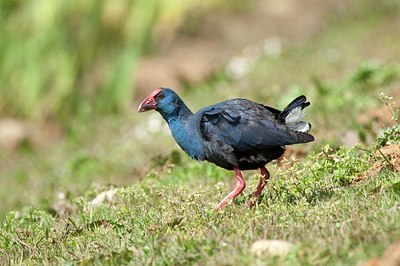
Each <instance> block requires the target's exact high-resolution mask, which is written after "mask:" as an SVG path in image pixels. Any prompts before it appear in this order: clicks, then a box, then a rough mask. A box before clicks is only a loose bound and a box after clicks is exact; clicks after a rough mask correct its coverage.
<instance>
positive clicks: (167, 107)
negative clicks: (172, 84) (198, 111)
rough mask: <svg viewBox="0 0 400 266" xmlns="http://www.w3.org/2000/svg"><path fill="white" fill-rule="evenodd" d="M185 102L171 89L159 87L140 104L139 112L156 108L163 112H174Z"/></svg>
mask: <svg viewBox="0 0 400 266" xmlns="http://www.w3.org/2000/svg"><path fill="white" fill-rule="evenodd" d="M182 104H183V102H182V100H181V99H180V98H179V96H178V95H177V94H176V93H175V92H174V91H173V90H171V89H168V88H158V89H156V90H155V91H153V92H152V93H150V95H149V96H147V97H146V98H145V99H144V100H143V101H142V103H141V104H140V105H139V108H138V112H140V113H141V112H146V111H149V110H156V111H158V112H160V113H161V114H173V113H174V112H176V111H177V110H179V107H180V106H181V105H182Z"/></svg>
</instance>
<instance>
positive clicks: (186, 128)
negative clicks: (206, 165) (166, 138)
mask: <svg viewBox="0 0 400 266" xmlns="http://www.w3.org/2000/svg"><path fill="white" fill-rule="evenodd" d="M160 114H161V115H162V116H163V118H164V119H165V120H166V121H167V123H168V126H169V128H170V130H171V133H172V136H173V137H174V139H175V141H176V143H178V145H179V146H180V147H181V148H182V149H183V150H184V151H185V152H186V153H187V154H188V155H189V156H190V157H192V158H193V159H196V160H204V147H203V143H202V138H201V136H200V132H199V130H198V125H197V124H196V121H194V120H193V113H192V112H191V111H190V110H189V108H187V106H186V105H184V104H183V105H182V106H180V107H179V110H176V112H174V114H171V113H170V114H165V113H163V112H162V111H160Z"/></svg>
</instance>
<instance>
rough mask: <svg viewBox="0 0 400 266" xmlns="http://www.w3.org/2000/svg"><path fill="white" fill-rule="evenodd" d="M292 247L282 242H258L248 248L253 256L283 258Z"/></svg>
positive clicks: (288, 243)
mask: <svg viewBox="0 0 400 266" xmlns="http://www.w3.org/2000/svg"><path fill="white" fill-rule="evenodd" d="M293 246H294V245H293V244H292V243H290V242H287V241H284V240H258V241H256V242H254V243H253V245H252V246H251V248H250V252H251V254H253V255H255V256H284V255H286V254H287V253H288V252H289V251H290V249H291V248H292V247H293Z"/></svg>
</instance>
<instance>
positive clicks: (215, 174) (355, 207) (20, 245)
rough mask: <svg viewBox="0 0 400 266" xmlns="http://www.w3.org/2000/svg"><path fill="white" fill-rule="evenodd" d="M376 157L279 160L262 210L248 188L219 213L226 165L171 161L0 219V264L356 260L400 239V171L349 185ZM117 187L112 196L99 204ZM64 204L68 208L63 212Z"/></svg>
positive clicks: (356, 153) (371, 150)
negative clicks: (269, 244)
mask: <svg viewBox="0 0 400 266" xmlns="http://www.w3.org/2000/svg"><path fill="white" fill-rule="evenodd" d="M395 134H396V135H398V134H399V132H398V131H396V133H395ZM375 154H376V147H375V146H371V147H368V148H366V149H360V148H358V147H353V148H341V149H339V150H337V151H334V150H333V149H331V148H329V147H325V148H324V149H323V152H319V153H316V154H310V155H309V156H308V157H307V159H306V160H305V161H304V162H303V163H298V162H297V163H295V164H294V166H290V167H289V168H287V169H285V170H279V169H276V168H275V167H272V171H273V175H272V179H271V181H270V183H269V185H268V186H267V187H266V190H265V193H264V195H263V197H262V198H261V200H260V202H259V203H258V205H257V206H256V207H255V208H253V209H249V208H247V207H246V204H245V202H246V201H247V200H248V197H249V195H250V193H249V192H250V191H251V188H250V186H249V187H248V189H247V191H246V192H245V193H244V195H242V196H240V197H239V198H238V199H237V200H236V201H235V202H234V203H232V204H229V205H228V206H227V208H226V209H224V210H223V211H222V212H217V213H216V212H214V210H213V208H214V206H215V204H216V203H217V202H218V200H219V199H221V198H222V196H223V195H224V194H226V193H227V192H228V190H229V189H230V185H228V184H225V183H218V182H221V181H224V180H225V178H223V176H225V175H226V174H227V173H226V171H223V170H220V169H218V168H216V167H214V166H212V165H210V164H203V165H200V164H199V163H196V162H192V161H188V159H182V160H180V162H179V163H178V164H177V165H175V164H171V162H165V164H163V165H161V166H159V167H158V168H157V169H156V170H155V171H154V172H153V173H151V174H150V175H149V176H148V177H147V178H146V179H145V180H143V181H142V182H140V183H138V184H136V185H133V186H130V187H120V188H116V189H115V188H112V187H109V188H104V187H103V188H101V189H97V190H96V189H92V190H90V191H88V192H87V193H86V194H85V195H83V196H81V197H77V198H71V199H70V198H66V199H59V200H58V201H59V206H61V207H59V209H58V212H57V210H54V209H53V210H50V209H42V208H32V207H30V208H25V209H23V210H22V211H18V212H11V213H9V214H8V215H7V217H6V218H5V219H4V220H3V222H2V225H1V227H2V228H1V229H2V230H1V234H0V247H1V249H0V250H1V251H0V252H1V253H0V254H1V261H2V263H3V264H4V263H11V264H14V263H24V264H30V263H34V264H35V263H46V264H47V263H50V264H62V263H64V264H65V263H67V264H70V263H83V264H88V263H90V264H92V263H93V264H104V263H111V264H124V263H128V262H129V263H132V264H136V265H148V264H153V265H187V264H208V265H220V264H224V265H237V264H238V263H239V264H246V265H254V264H268V265H270V264H272V265H282V264H285V265H338V264H342V265H354V264H355V263H357V262H358V261H360V260H366V259H368V258H371V257H372V256H377V255H379V254H381V253H382V251H383V250H384V249H385V247H386V246H388V245H389V244H390V243H391V242H393V241H395V240H398V239H399V238H400V225H399V223H398V220H399V219H400V212H399V209H400V204H399V202H400V201H399V200H400V191H399V187H398V184H399V182H400V175H399V173H398V172H395V171H391V170H389V168H387V169H386V170H382V171H381V172H380V173H379V174H378V175H376V176H370V177H369V178H368V179H367V180H366V181H364V182H360V183H356V184H354V185H351V186H350V185H349V183H350V181H351V180H352V179H353V178H354V176H355V175H356V174H358V173H362V172H364V171H365V170H367V169H368V168H369V167H371V165H372V164H373V163H374V162H377V161H378V162H381V163H382V164H385V159H384V158H382V157H379V156H376V155H375ZM291 163H293V162H291ZM256 179H257V175H251V176H248V178H247V180H249V181H250V182H248V184H253V187H254V182H255V181H256ZM182 182H183V183H184V184H185V185H182ZM166 183H169V184H166ZM396 184H397V185H396ZM114 189H115V192H114V194H113V196H112V198H111V199H108V200H104V201H102V202H100V203H98V204H95V205H94V204H93V203H91V201H92V200H93V199H94V198H96V196H98V195H99V193H100V192H102V191H110V190H114ZM60 209H62V210H64V211H67V212H68V215H67V216H63V215H60V213H59V212H60ZM259 239H284V240H287V241H289V242H291V243H294V244H295V247H294V248H293V249H292V250H291V251H290V253H289V254H288V255H286V256H283V257H257V256H254V255H252V254H251V253H250V246H251V244H252V243H253V242H255V241H256V240H259Z"/></svg>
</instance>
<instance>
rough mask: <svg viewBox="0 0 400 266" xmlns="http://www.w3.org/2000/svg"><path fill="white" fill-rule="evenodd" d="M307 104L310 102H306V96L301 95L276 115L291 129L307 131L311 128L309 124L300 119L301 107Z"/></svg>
mask: <svg viewBox="0 0 400 266" xmlns="http://www.w3.org/2000/svg"><path fill="white" fill-rule="evenodd" d="M309 105H310V103H309V102H307V98H306V97H305V96H304V95H301V96H299V97H297V98H296V99H294V100H293V101H292V102H291V103H289V105H288V106H287V107H286V108H285V109H284V110H283V111H282V112H281V113H280V114H279V115H278V117H279V119H280V120H281V121H282V122H284V123H285V124H286V125H287V126H288V127H289V128H291V129H292V130H295V131H299V132H305V133H307V132H308V131H310V129H311V124H310V123H307V122H304V121H301V119H302V118H303V116H304V111H303V109H304V108H306V107H307V106H309Z"/></svg>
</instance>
